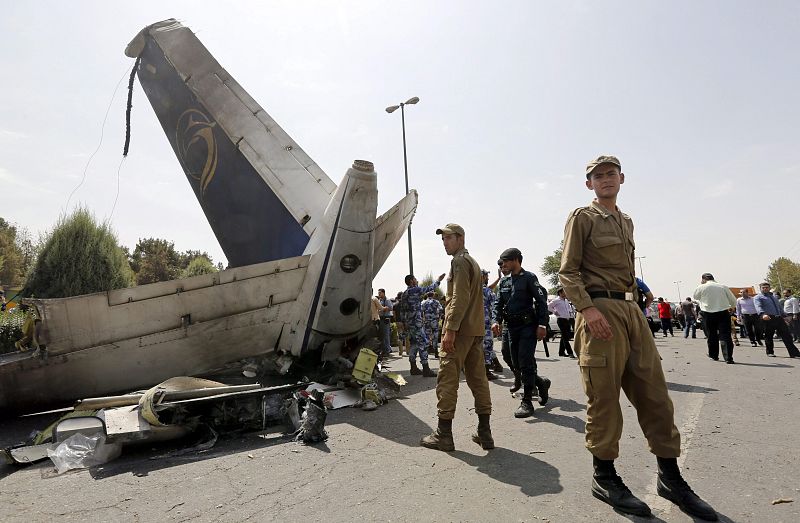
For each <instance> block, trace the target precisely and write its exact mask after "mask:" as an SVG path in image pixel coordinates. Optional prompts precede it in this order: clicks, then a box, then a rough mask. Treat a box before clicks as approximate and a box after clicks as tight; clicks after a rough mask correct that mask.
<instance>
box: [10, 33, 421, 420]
mask: <svg viewBox="0 0 800 523" xmlns="http://www.w3.org/2000/svg"><path fill="white" fill-rule="evenodd" d="M126 53H127V54H128V56H131V57H136V58H137V59H140V60H141V63H140V68H139V73H138V76H139V80H140V82H141V84H142V86H143V87H144V89H145V92H146V93H147V96H148V98H149V100H150V102H151V104H152V106H153V109H154V110H155V112H156V114H157V115H158V117H159V120H160V122H161V125H162V127H163V129H164V132H165V134H166V136H167V139H168V140H169V141H170V144H171V145H172V147H173V150H174V151H175V154H176V156H177V157H178V159H179V161H180V164H181V166H182V168H183V169H184V172H185V174H186V177H187V179H188V180H189V183H190V185H191V186H192V188H193V190H194V192H195V195H196V196H197V198H198V201H199V202H200V205H201V206H202V208H203V211H204V212H205V214H206V217H207V218H208V220H209V223H210V224H211V227H212V230H213V231H214V233H215V235H216V236H217V239H218V240H219V242H220V245H221V246H222V248H223V250H224V252H225V253H226V256H228V258H229V260H230V261H231V267H232V268H229V269H228V270H224V271H221V272H219V273H216V274H209V275H203V276H195V277H191V278H184V279H180V280H172V281H167V282H161V283H154V284H150V285H142V286H139V287H134V288H129V289H120V290H114V291H109V292H101V293H96V294H91V295H86V296H76V297H70V298H61V299H33V300H29V301H30V303H31V305H33V306H35V307H36V309H37V311H38V314H39V317H40V318H41V325H40V326H39V329H38V331H37V338H38V339H37V340H36V341H37V342H38V344H39V345H41V346H42V347H43V348H44V350H43V351H42V352H41V353H40V354H38V355H36V356H34V355H32V354H28V355H25V356H19V355H14V357H12V358H0V415H3V414H11V413H21V412H32V411H34V410H37V409H38V410H41V409H46V408H54V407H61V406H65V405H68V404H70V403H71V402H73V401H74V400H76V399H79V398H85V397H91V396H100V395H105V394H111V393H116V392H124V391H130V390H136V389H141V388H146V387H148V386H150V385H152V384H154V383H158V382H160V381H162V380H164V379H167V378H169V377H171V376H182V375H186V376H196V375H203V374H205V373H208V372H210V371H213V370H215V369H218V368H220V367H222V366H224V364H225V363H228V362H232V361H236V360H239V359H242V358H248V357H252V356H258V355H268V354H282V355H291V356H292V357H294V358H297V357H300V356H303V355H307V354H309V353H314V354H316V356H315V358H316V359H321V360H323V361H326V360H335V359H336V358H338V357H340V356H341V355H342V354H343V350H345V349H348V348H352V347H354V346H357V345H358V343H359V342H360V340H362V339H364V338H365V337H367V335H368V333H369V332H370V331H371V328H372V322H371V314H370V298H371V284H372V280H373V278H374V277H375V274H376V273H377V272H378V271H379V270H380V268H381V267H382V266H383V264H384V262H385V261H386V259H387V258H388V256H389V254H390V253H391V251H392V250H393V249H394V247H395V245H396V244H397V242H398V241H399V239H400V238H401V236H402V235H403V232H404V231H405V230H406V229H407V227H408V225H409V223H410V222H411V219H412V217H413V215H414V212H415V210H416V206H417V194H416V192H415V191H413V190H412V191H411V192H410V193H409V194H407V195H406V196H405V197H404V198H403V199H402V200H401V201H400V202H399V203H398V204H396V205H395V206H393V207H392V208H391V209H389V210H388V211H387V212H386V213H384V214H383V215H382V216H379V217H378V216H377V174H376V173H375V170H374V168H373V165H372V163H371V162H367V161H360V160H356V161H355V162H354V163H353V166H352V167H351V168H349V169H347V171H346V173H345V175H344V177H343V179H342V181H341V182H340V183H339V185H338V186H337V185H336V184H334V183H333V182H332V181H331V180H330V179H329V178H328V177H327V175H325V173H324V172H322V170H321V169H320V168H319V167H318V166H317V165H316V164H315V163H314V162H313V161H312V160H311V159H310V158H309V157H308V156H307V155H306V154H305V152H303V151H302V149H301V148H300V147H299V146H298V145H297V144H296V143H295V142H294V141H293V140H292V139H291V138H290V137H289V136H288V135H287V134H286V133H285V132H284V131H283V129H281V128H280V127H279V126H278V125H277V124H276V123H275V122H274V121H273V120H272V118H271V117H269V115H268V114H267V113H266V112H265V111H264V110H263V109H262V108H261V107H260V106H258V104H257V103H256V102H255V101H254V100H253V99H252V98H251V97H250V96H249V95H248V94H247V93H246V92H245V91H244V89H242V87H241V86H239V84H238V83H236V81H235V80H234V79H233V78H232V77H231V76H230V75H229V74H228V73H227V72H226V71H225V70H224V69H222V67H221V66H220V65H219V63H217V62H216V60H214V58H213V56H211V54H210V53H209V52H208V50H207V49H206V48H205V47H204V46H203V45H202V44H201V43H200V41H199V40H198V39H197V37H196V36H195V35H194V34H193V33H192V32H191V31H190V30H189V29H188V28H186V27H183V26H182V25H181V24H179V23H178V22H176V21H174V20H166V21H164V22H159V23H156V24H153V25H151V26H148V27H146V28H144V29H143V30H142V31H141V32H140V33H139V34H138V35H137V36H136V37H135V38H134V40H133V41H132V42H131V43H130V44H129V45H128V48H127V49H126ZM201 115H202V116H201Z"/></svg>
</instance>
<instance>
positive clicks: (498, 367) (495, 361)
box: [492, 357, 504, 374]
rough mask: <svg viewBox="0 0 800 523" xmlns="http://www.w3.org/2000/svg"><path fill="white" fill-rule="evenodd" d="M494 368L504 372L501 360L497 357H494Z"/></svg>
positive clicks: (496, 370) (495, 370)
mask: <svg viewBox="0 0 800 523" xmlns="http://www.w3.org/2000/svg"><path fill="white" fill-rule="evenodd" d="M492 370H493V371H494V372H499V373H500V374H502V373H503V370H504V369H503V366H502V365H501V364H500V360H498V359H497V357H494V358H492Z"/></svg>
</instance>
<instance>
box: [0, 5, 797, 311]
mask: <svg viewBox="0 0 800 523" xmlns="http://www.w3.org/2000/svg"><path fill="white" fill-rule="evenodd" d="M170 17H174V18H177V19H179V20H180V21H181V22H182V23H184V25H187V26H188V27H190V28H191V29H193V30H194V31H195V32H196V33H197V34H198V36H199V38H200V39H201V40H202V41H203V43H204V44H205V45H206V47H208V48H209V50H210V51H211V52H212V53H213V54H214V55H215V57H216V58H217V60H219V62H220V63H221V64H222V65H223V67H225V68H226V69H227V70H228V71H229V72H230V73H231V74H232V75H233V76H234V77H235V78H236V79H237V80H238V81H239V83H240V84H241V85H242V86H243V87H244V88H245V89H246V90H248V92H249V93H250V94H251V95H252V96H253V97H254V98H255V99H256V100H257V101H258V102H259V103H260V104H261V105H262V106H263V107H264V109H265V110H266V111H267V112H268V113H270V114H271V115H272V116H273V117H274V118H275V119H276V120H277V121H278V122H279V123H280V124H281V125H282V126H283V127H284V129H286V131H287V132H288V133H289V134H290V135H291V136H292V137H293V138H294V139H295V140H296V141H297V142H298V143H299V144H300V145H301V146H302V147H303V148H304V149H305V151H306V152H307V153H308V154H309V155H310V156H311V157H312V158H313V159H314V160H316V162H317V163H318V164H319V165H320V167H322V169H323V170H324V171H325V172H326V173H327V174H328V175H329V176H330V177H331V179H333V180H334V181H335V182H337V183H338V182H339V181H340V180H341V177H342V176H343V175H344V172H345V171H346V169H347V167H348V166H350V165H351V163H352V161H353V160H354V159H357V158H358V159H367V160H371V161H373V162H374V163H375V166H376V170H377V172H378V175H379V181H378V187H379V209H378V212H379V213H381V212H383V211H385V210H386V209H388V208H389V207H390V206H391V205H393V204H394V203H395V202H396V201H397V200H399V199H400V197H401V196H402V195H403V193H404V182H403V155H402V142H401V133H400V114H399V112H396V113H394V114H391V115H390V114H387V113H386V112H385V111H384V108H385V107H386V106H388V105H393V104H396V103H398V102H401V101H404V100H406V99H408V98H410V97H412V96H419V97H420V100H421V101H420V103H419V104H418V105H416V106H410V107H408V110H407V112H406V130H407V137H408V161H409V178H410V185H411V187H413V188H416V189H417V190H418V191H419V195H420V204H419V208H418V211H417V215H416V218H415V219H414V224H413V238H414V265H415V269H416V272H417V275H418V276H419V277H420V279H421V277H422V276H423V275H424V274H425V273H427V272H431V273H433V274H434V275H438V274H440V273H442V272H446V271H447V269H448V267H449V261H448V258H447V256H446V254H445V253H444V250H443V248H442V246H441V243H440V242H439V239H438V237H437V236H435V235H434V230H435V229H436V227H437V226H440V225H443V224H445V223H447V222H456V223H460V224H461V225H463V226H464V228H465V229H466V231H467V236H466V241H467V247H468V248H469V249H470V251H471V253H472V254H473V255H474V256H475V257H476V259H477V260H478V261H479V263H481V264H482V265H483V266H485V267H488V268H491V269H494V268H495V262H496V260H497V256H498V254H499V253H500V252H501V251H502V250H503V249H505V248H507V247H511V246H516V247H518V248H520V249H521V250H522V252H523V254H524V256H525V260H524V263H523V266H524V267H526V268H528V269H529V270H532V271H534V272H538V271H539V265H540V264H541V261H542V258H543V257H544V256H545V255H547V254H549V253H551V252H552V251H553V250H554V249H556V248H557V247H558V245H559V242H560V240H561V238H562V234H563V226H564V222H565V220H566V216H567V214H568V213H569V212H570V211H571V210H572V209H574V208H575V207H578V206H581V205H586V204H588V203H589V201H590V200H591V197H592V193H590V192H589V191H588V190H587V189H586V188H585V187H584V185H583V183H584V176H583V172H584V166H585V164H586V163H587V161H589V160H590V159H592V158H593V157H595V156H597V155H598V154H602V153H610V154H615V155H617V156H619V158H620V159H621V161H622V165H623V171H624V172H625V174H626V183H625V184H624V185H623V187H622V192H621V194H620V199H619V202H618V203H619V206H620V208H621V209H622V210H623V211H625V212H627V213H628V214H630V215H631V216H632V218H633V220H634V223H635V225H636V241H637V255H639V256H645V257H646V258H645V259H644V260H642V262H643V269H644V278H645V280H646V281H647V283H648V284H649V285H650V287H651V288H652V289H653V292H654V293H655V295H656V296H664V297H666V298H668V299H671V300H674V299H676V298H677V294H678V292H677V285H676V284H675V283H674V282H675V281H680V282H681V283H680V289H681V294H682V295H683V296H686V295H688V294H690V291H691V290H692V289H693V288H694V287H695V286H696V285H697V284H698V283H699V277H700V274H701V273H703V272H705V271H710V272H712V273H714V274H715V276H716V277H717V280H718V281H720V282H721V283H725V284H728V285H731V286H742V285H749V284H754V283H758V282H759V281H760V280H761V279H763V278H764V276H765V274H766V271H767V265H768V264H769V263H770V262H771V261H772V260H774V259H775V258H777V257H779V256H790V257H793V258H794V259H795V260H797V259H800V209H798V201H800V200H799V199H798V195H799V194H800V147H798V145H799V144H800V124H799V123H798V122H800V103H798V93H800V76H799V75H800V53H798V49H800V30H798V28H800V4H798V3H797V2H791V1H785V2H784V1H769V2H737V1H701V2H696V1H691V2H688V1H686V2H683V1H680V2H679V1H673V2H661V1H628V2H623V1H608V2H593V1H588V0H587V1H567V0H564V1H559V2H534V1H519V2H491V3H490V2H473V1H447V2H444V1H441V2H440V1H437V2H423V1H419V2H399V1H392V2H378V1H369V2H367V1H364V2H334V1H318V2H302V1H282V2H274V1H261V2H245V1H240V2H235V3H228V2H226V3H224V4H223V3H222V2H199V1H191V2H178V1H175V2H155V1H139V2H111V1H95V2H90V1H82V2H6V3H5V5H4V8H3V16H2V17H0V39H1V41H2V45H0V63H2V64H3V81H2V82H0V100H2V103H0V194H2V201H3V204H4V206H3V209H2V211H0V216H3V217H4V218H6V219H7V220H9V221H11V222H15V223H17V224H18V225H20V226H24V227H27V228H29V229H30V230H31V231H33V232H34V233H36V232H37V231H43V230H46V229H48V228H50V227H51V226H52V225H53V224H54V223H55V221H56V220H57V218H58V216H59V214H60V213H62V212H63V210H64V209H65V206H66V204H67V199H68V197H69V195H70V193H71V192H72V191H73V189H75V188H76V187H77V186H78V185H79V183H80V182H81V179H82V178H83V172H84V167H85V165H86V163H87V160H88V159H89V157H90V156H91V155H92V153H94V151H95V150H96V149H97V148H98V143H100V139H101V135H102V143H101V145H100V148H99V150H98V151H97V153H96V155H95V156H94V157H93V159H92V162H91V164H90V165H89V168H88V170H87V172H86V177H85V181H84V182H83V184H82V185H80V188H79V189H78V190H77V191H75V194H74V196H72V199H71V200H70V207H73V206H74V205H75V204H78V203H82V204H84V205H86V206H88V207H89V208H90V209H91V210H93V212H94V213H95V214H96V216H97V217H98V218H100V219H104V218H108V217H109V215H110V214H111V210H112V206H113V204H114V200H115V195H116V193H117V180H118V178H117V169H118V166H119V165H120V160H121V158H122V146H123V141H124V129H125V124H124V113H125V97H126V83H127V75H128V72H129V70H130V67H131V66H132V60H131V59H129V58H127V57H125V56H124V54H123V50H124V48H125V46H126V44H127V43H128V42H129V41H130V40H131V39H132V38H133V36H134V35H135V34H136V33H137V32H138V31H139V30H140V29H142V27H144V26H146V25H148V24H151V23H154V22H156V21H159V20H162V19H165V18H170ZM118 84H119V88H118V90H117V91H116V94H114V91H115V87H116V86H117V85H118ZM135 89H136V90H135V93H134V108H133V118H132V128H133V129H132V142H131V153H130V155H129V156H128V158H127V160H125V162H123V164H122V168H121V170H120V174H119V199H118V202H117V204H116V208H115V210H114V214H113V217H112V225H113V227H114V229H115V230H116V231H117V233H118V235H119V239H120V242H121V243H123V244H124V245H127V246H129V247H131V248H132V247H133V246H134V245H135V243H136V241H137V239H138V238H144V237H157V238H166V239H169V240H172V241H174V242H175V245H176V247H177V248H178V249H180V250H186V249H200V250H206V251H208V252H209V253H210V254H211V255H212V256H213V258H214V260H215V261H224V260H225V259H224V256H223V254H222V251H221V249H220V248H219V245H218V244H217V242H216V239H215V238H214V236H213V234H212V232H211V229H210V227H209V225H208V223H207V222H206V219H205V217H204V215H203V214H202V211H201V210H200V207H199V204H198V203H197V201H196V199H195V197H194V194H193V193H192V191H191V189H190V187H189V184H188V183H187V181H186V179H185V176H184V175H183V173H182V171H181V168H180V165H179V163H178V161H177V159H176V158H175V156H174V155H173V153H172V150H171V148H170V146H169V143H168V142H167V139H166V137H165V136H164V134H163V132H162V130H161V127H160V125H159V124H158V121H157V119H156V117H155V114H154V112H153V111H152V109H151V107H150V104H149V102H148V101H147V99H146V97H145V95H144V93H143V92H142V90H141V87H140V86H139V85H138V83H137V84H136V88H135ZM112 96H113V99H112ZM109 104H110V105H109ZM109 107H110V111H109V113H108V118H107V120H106V122H105V127H103V121H104V117H105V115H106V111H107V110H109ZM406 245H407V244H406V239H405V237H404V238H403V239H402V240H401V241H400V243H399V244H398V247H397V248H396V250H395V252H394V253H393V254H392V256H391V258H390V259H389V261H388V262H387V264H386V265H385V266H384V268H383V270H382V271H381V272H380V273H379V274H378V276H377V278H376V280H375V282H374V283H375V288H376V289H377V288H378V287H385V288H386V289H387V291H389V292H390V293H392V292H396V291H397V290H400V289H401V288H402V287H404V285H403V282H402V279H403V276H404V275H405V274H406V272H407V270H408V266H407V264H408V254H407V248H406ZM637 271H638V265H637Z"/></svg>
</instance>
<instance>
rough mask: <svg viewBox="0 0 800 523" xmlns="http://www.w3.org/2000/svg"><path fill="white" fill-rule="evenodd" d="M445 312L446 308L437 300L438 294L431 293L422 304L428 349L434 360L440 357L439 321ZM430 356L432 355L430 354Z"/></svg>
mask: <svg viewBox="0 0 800 523" xmlns="http://www.w3.org/2000/svg"><path fill="white" fill-rule="evenodd" d="M443 312H444V307H442V304H441V303H439V300H437V299H436V293H434V292H429V293H428V294H427V298H425V300H424V301H423V302H422V321H423V322H424V323H425V336H427V338H428V347H429V348H430V349H431V352H432V353H433V357H434V358H438V357H439V320H440V319H441V317H442V313H443ZM429 355H430V353H429Z"/></svg>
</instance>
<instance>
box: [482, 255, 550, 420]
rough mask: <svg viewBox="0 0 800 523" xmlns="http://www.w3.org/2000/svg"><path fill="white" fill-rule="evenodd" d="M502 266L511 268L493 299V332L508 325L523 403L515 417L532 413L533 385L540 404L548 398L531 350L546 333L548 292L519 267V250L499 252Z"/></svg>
mask: <svg viewBox="0 0 800 523" xmlns="http://www.w3.org/2000/svg"><path fill="white" fill-rule="evenodd" d="M500 260H501V261H502V262H503V268H504V269H507V270H509V271H510V277H509V278H507V279H506V280H505V281H503V280H501V282H500V285H498V296H497V301H496V302H495V318H497V320H496V322H495V323H494V324H493V325H492V331H493V332H494V333H495V335H496V336H499V335H500V332H501V327H500V323H501V322H503V323H505V324H506V325H507V326H508V336H509V342H510V349H511V359H512V361H513V362H514V367H515V368H516V369H518V371H519V373H520V375H521V378H522V391H523V394H522V402H521V403H520V405H519V408H518V409H517V410H516V411H515V412H514V416H515V417H517V418H527V417H529V416H532V415H533V402H532V400H533V393H534V387H536V388H538V390H539V403H540V404H541V405H544V404H546V403H547V400H548V398H549V395H548V389H549V388H550V380H548V379H547V378H542V377H539V376H538V375H537V372H536V370H537V369H536V358H535V357H534V350H535V349H536V342H537V341H538V340H542V339H544V337H545V336H546V334H547V291H545V290H544V289H543V288H542V286H541V285H539V280H538V278H536V275H534V274H533V273H532V272H528V271H526V270H525V269H523V268H522V253H521V252H520V250H519V249H516V248H510V249H506V250H505V251H503V253H502V254H501V255H500Z"/></svg>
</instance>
